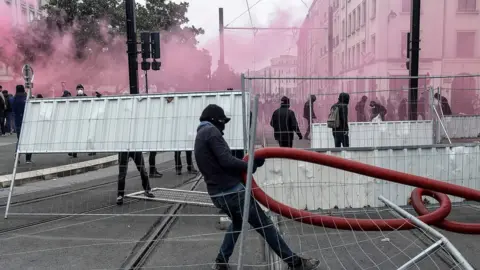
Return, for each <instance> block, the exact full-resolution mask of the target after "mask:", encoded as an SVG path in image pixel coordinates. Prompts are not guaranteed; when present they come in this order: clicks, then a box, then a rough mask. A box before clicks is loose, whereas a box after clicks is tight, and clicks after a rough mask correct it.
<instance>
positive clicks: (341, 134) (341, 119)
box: [327, 93, 350, 147]
mask: <svg viewBox="0 0 480 270" xmlns="http://www.w3.org/2000/svg"><path fill="white" fill-rule="evenodd" d="M349 102H350V95H349V94H347V93H340V95H339V96H338V102H337V103H335V104H333V106H332V107H331V108H330V114H329V115H328V120H327V126H328V127H329V128H331V129H332V133H333V139H334V141H335V147H349V146H350V138H349V137H348V103H349Z"/></svg>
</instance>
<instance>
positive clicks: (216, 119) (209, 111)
mask: <svg viewBox="0 0 480 270" xmlns="http://www.w3.org/2000/svg"><path fill="white" fill-rule="evenodd" d="M204 121H207V122H210V123H212V125H214V126H215V127H216V128H218V130H220V132H221V133H222V135H223V131H224V130H225V124H227V123H228V122H229V121H230V118H228V117H227V116H226V115H225V111H224V110H223V109H222V107H220V106H218V105H215V104H210V105H208V106H207V107H205V109H204V110H203V112H202V115H201V116H200V122H204Z"/></svg>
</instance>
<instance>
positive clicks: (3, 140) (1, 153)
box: [0, 134, 112, 175]
mask: <svg viewBox="0 0 480 270" xmlns="http://www.w3.org/2000/svg"><path fill="white" fill-rule="evenodd" d="M16 139H17V137H16V135H15V134H13V135H10V136H8V137H0V175H5V174H11V173H12V171H13V165H14V161H15V148H16V142H17V140H16ZM109 155H112V154H105V153H102V154H97V155H95V156H88V155H87V154H78V157H77V158H72V157H70V156H68V155H67V154H35V155H33V156H32V161H33V163H30V164H26V163H25V156H24V155H21V156H20V163H19V164H18V166H17V172H28V171H34V170H41V169H46V168H51V167H57V166H63V165H69V164H73V163H78V162H82V161H87V160H92V159H97V158H102V157H106V156H109Z"/></svg>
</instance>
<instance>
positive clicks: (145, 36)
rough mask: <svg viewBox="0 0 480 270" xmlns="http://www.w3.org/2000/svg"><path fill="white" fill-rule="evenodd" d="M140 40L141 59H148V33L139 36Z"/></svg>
mask: <svg viewBox="0 0 480 270" xmlns="http://www.w3.org/2000/svg"><path fill="white" fill-rule="evenodd" d="M140 40H141V44H142V58H143V59H144V60H145V59H148V58H150V56H151V53H150V33H147V32H143V33H141V34H140Z"/></svg>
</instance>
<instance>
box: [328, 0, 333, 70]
mask: <svg viewBox="0 0 480 270" xmlns="http://www.w3.org/2000/svg"><path fill="white" fill-rule="evenodd" d="M333 42H334V40H333V7H332V5H331V4H330V5H329V6H328V76H329V77H333Z"/></svg>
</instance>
